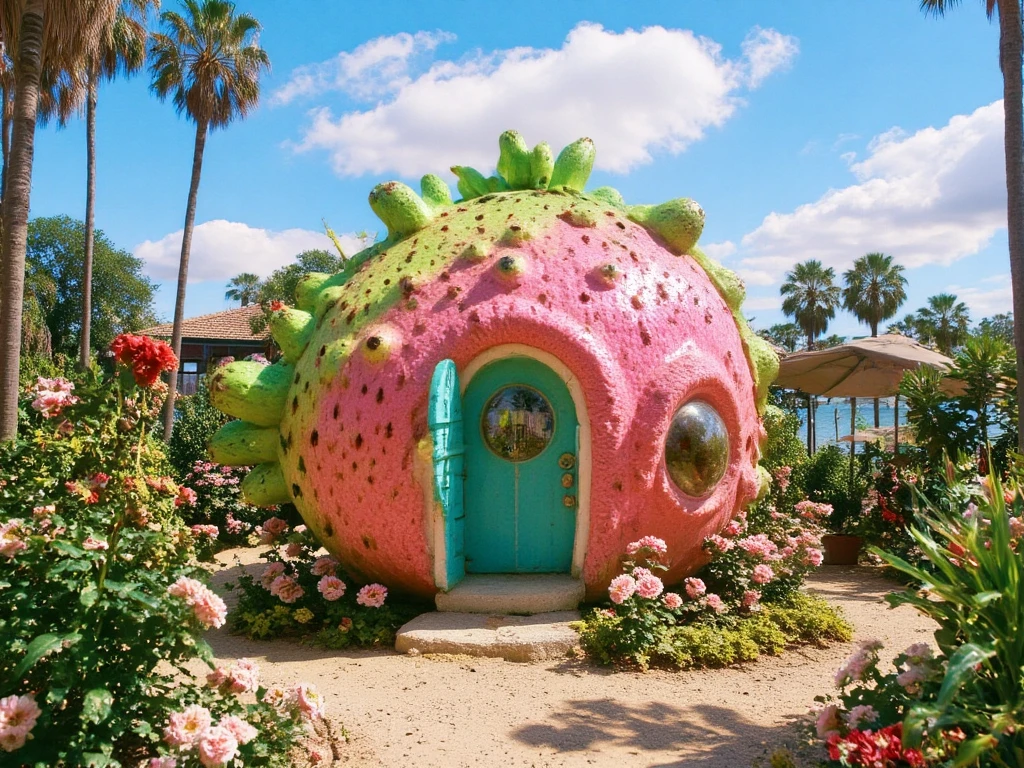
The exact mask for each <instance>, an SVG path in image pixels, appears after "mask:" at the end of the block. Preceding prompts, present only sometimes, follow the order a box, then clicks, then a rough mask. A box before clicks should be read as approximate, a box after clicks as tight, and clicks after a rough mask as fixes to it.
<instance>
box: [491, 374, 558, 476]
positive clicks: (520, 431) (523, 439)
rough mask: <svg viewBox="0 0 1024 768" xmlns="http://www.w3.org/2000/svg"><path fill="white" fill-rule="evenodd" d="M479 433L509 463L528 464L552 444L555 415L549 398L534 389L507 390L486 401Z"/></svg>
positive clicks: (496, 393)
mask: <svg viewBox="0 0 1024 768" xmlns="http://www.w3.org/2000/svg"><path fill="white" fill-rule="evenodd" d="M480 431H481V433H482V434H483V437H484V443H485V444H486V445H487V447H488V448H489V449H490V450H491V452H492V453H494V454H495V455H496V456H499V457H501V458H503V459H505V460H506V461H513V462H521V461H529V460H530V459H532V458H534V457H536V456H539V455H540V454H541V453H543V452H544V449H545V448H547V447H548V444H549V443H550V442H551V437H552V435H554V433H555V414H554V412H553V411H552V409H551V403H549V402H548V401H547V398H545V397H544V395H542V394H541V393H540V392H538V391H537V390H535V389H533V388H532V387H524V386H522V385H513V386H509V387H504V388H502V389H499V390H498V391H497V392H495V393H494V394H493V395H492V396H491V399H490V400H488V401H487V405H486V406H485V407H484V409H483V413H482V414H481V417H480Z"/></svg>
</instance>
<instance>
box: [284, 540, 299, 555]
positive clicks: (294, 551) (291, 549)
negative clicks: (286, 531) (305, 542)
mask: <svg viewBox="0 0 1024 768" xmlns="http://www.w3.org/2000/svg"><path fill="white" fill-rule="evenodd" d="M284 554H285V557H298V556H299V555H301V554H302V545H301V544H298V543H296V542H294V541H293V542H292V543H290V544H289V545H288V546H287V547H285V548H284Z"/></svg>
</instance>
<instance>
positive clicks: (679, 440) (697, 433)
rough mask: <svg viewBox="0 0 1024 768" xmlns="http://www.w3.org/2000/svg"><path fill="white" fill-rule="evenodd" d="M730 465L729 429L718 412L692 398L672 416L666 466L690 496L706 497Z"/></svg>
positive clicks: (680, 486) (666, 451)
mask: <svg viewBox="0 0 1024 768" xmlns="http://www.w3.org/2000/svg"><path fill="white" fill-rule="evenodd" d="M728 465H729V432H728V430H726V428H725V422H724V421H722V417H721V416H719V415H718V412H717V411H716V410H715V409H714V408H712V407H711V406H710V405H708V404H707V403H705V402H703V401H702V400H692V401H690V402H689V403H687V404H686V405H684V406H683V407H682V408H680V409H679V410H678V411H676V414H675V416H673V417H672V424H671V426H669V428H668V435H667V436H666V437H665V467H666V468H667V469H668V474H669V477H671V478H672V482H674V483H675V484H676V485H677V486H678V487H679V490H681V491H682V492H683V493H685V494H687V495H688V496H706V495H707V494H708V493H710V492H711V489H712V488H714V487H715V486H716V485H718V481H719V480H721V479H722V477H723V476H724V475H725V470H726V468H727V467H728Z"/></svg>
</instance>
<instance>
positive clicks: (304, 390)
mask: <svg viewBox="0 0 1024 768" xmlns="http://www.w3.org/2000/svg"><path fill="white" fill-rule="evenodd" d="M302 391H303V392H309V382H308V381H307V382H306V383H305V385H304V386H303V387H302Z"/></svg>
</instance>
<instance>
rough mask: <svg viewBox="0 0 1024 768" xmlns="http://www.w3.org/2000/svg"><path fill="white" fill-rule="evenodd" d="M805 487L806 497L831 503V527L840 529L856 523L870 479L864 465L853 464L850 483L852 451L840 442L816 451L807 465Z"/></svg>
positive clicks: (804, 479)
mask: <svg viewBox="0 0 1024 768" xmlns="http://www.w3.org/2000/svg"><path fill="white" fill-rule="evenodd" d="M803 481H804V490H805V491H806V493H807V498H809V499H810V500H811V501H816V502H819V503H823V504H831V505H832V510H833V512H832V516H831V517H830V519H829V521H828V526H829V528H830V529H831V530H833V531H841V530H843V529H844V528H845V527H847V526H849V525H851V524H853V523H854V522H855V521H856V520H857V518H858V516H859V515H860V512H861V501H862V499H863V498H864V495H865V494H866V493H867V488H868V479H867V478H866V477H865V474H864V467H863V464H861V463H859V462H858V463H857V464H856V465H855V467H854V477H853V484H852V486H851V484H850V454H848V453H845V452H844V451H843V450H842V449H841V448H840V447H839V446H837V445H826V446H825V447H824V448H821V449H819V450H818V451H817V452H815V454H814V456H812V457H811V458H810V459H809V460H808V462H807V464H806V467H805V471H804V476H803Z"/></svg>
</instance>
